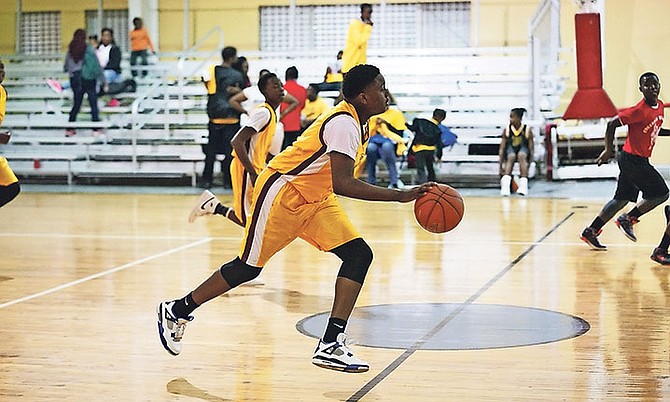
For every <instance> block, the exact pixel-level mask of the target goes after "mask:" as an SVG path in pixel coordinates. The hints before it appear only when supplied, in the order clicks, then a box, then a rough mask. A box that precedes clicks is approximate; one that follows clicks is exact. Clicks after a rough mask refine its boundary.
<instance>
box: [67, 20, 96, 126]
mask: <svg viewBox="0 0 670 402" xmlns="http://www.w3.org/2000/svg"><path fill="white" fill-rule="evenodd" d="M63 70H64V71H66V72H67V73H68V76H69V77H70V87H71V88H72V93H73V103H72V109H70V116H69V119H68V121H70V122H73V121H77V114H79V110H80V109H81V104H82V102H83V100H84V94H86V96H87V97H88V102H89V104H90V105H91V121H100V117H99V115H98V94H97V81H98V79H100V78H102V68H101V66H100V62H99V61H98V58H97V57H96V55H95V50H94V49H93V47H92V46H91V45H88V44H87V42H86V31H84V30H83V29H77V30H76V31H74V34H73V35H72V40H71V41H70V44H69V45H68V51H67V55H66V56H65V65H64V66H63ZM94 131H95V132H97V130H94ZM75 134H76V131H75V130H74V129H73V128H68V129H67V130H66V131H65V135H66V136H68V137H70V136H73V135H75Z"/></svg>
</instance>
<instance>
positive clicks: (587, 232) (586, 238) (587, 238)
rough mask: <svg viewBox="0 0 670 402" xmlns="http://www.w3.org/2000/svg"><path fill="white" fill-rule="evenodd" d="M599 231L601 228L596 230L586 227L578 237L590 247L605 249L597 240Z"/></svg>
mask: <svg viewBox="0 0 670 402" xmlns="http://www.w3.org/2000/svg"><path fill="white" fill-rule="evenodd" d="M601 232H602V229H601V230H599V231H597V232H596V231H595V229H593V228H591V227H588V228H586V229H584V231H583V232H582V235H581V236H580V237H579V238H580V239H582V241H583V242H584V243H586V244H588V245H589V246H591V248H592V249H594V250H602V251H607V246H604V245H602V244H600V242H599V241H598V236H599V235H600V233H601Z"/></svg>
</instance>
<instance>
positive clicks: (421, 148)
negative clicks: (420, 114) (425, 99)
mask: <svg viewBox="0 0 670 402" xmlns="http://www.w3.org/2000/svg"><path fill="white" fill-rule="evenodd" d="M446 117H447V112H445V111H444V110H442V109H435V110H434V111H433V117H432V118H431V119H422V118H415V119H414V121H413V122H412V124H411V125H408V128H409V129H410V130H411V131H413V132H414V140H412V145H411V146H410V153H413V154H414V155H415V156H416V169H417V174H418V177H419V184H421V183H425V182H426V181H435V167H434V165H433V163H434V162H435V159H436V158H437V160H438V161H441V160H442V148H444V146H443V144H442V132H441V131H440V128H439V127H438V125H439V124H440V123H442V121H443V120H444V119H445V118H446ZM426 172H427V173H428V174H427V175H426Z"/></svg>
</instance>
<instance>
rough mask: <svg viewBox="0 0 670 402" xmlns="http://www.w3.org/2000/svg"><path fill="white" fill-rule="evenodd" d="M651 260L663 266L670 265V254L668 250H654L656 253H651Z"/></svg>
mask: <svg viewBox="0 0 670 402" xmlns="http://www.w3.org/2000/svg"><path fill="white" fill-rule="evenodd" d="M666 208H667V207H666ZM667 210H668V209H666V211H667ZM649 258H651V260H652V261H656V262H657V263H659V264H661V265H670V254H668V250H663V249H662V248H658V247H656V248H655V249H654V252H653V253H651V257H649Z"/></svg>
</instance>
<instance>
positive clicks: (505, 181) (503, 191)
mask: <svg viewBox="0 0 670 402" xmlns="http://www.w3.org/2000/svg"><path fill="white" fill-rule="evenodd" d="M511 184H512V176H510V175H504V176H503V177H501V178H500V195H501V196H503V197H509V196H510V195H511V192H510V185H511Z"/></svg>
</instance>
